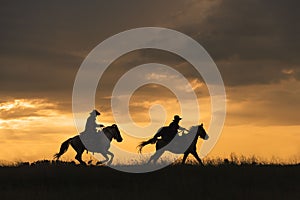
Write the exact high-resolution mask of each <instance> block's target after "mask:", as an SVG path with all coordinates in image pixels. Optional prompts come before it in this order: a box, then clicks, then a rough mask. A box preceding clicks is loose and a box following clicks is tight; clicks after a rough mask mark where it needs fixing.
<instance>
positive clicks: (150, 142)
mask: <svg viewBox="0 0 300 200" xmlns="http://www.w3.org/2000/svg"><path fill="white" fill-rule="evenodd" d="M156 142H157V137H153V138H151V139H150V140H147V141H143V142H141V143H140V144H139V145H138V146H137V148H138V152H139V153H142V149H143V147H144V146H146V145H148V144H155V143H156Z"/></svg>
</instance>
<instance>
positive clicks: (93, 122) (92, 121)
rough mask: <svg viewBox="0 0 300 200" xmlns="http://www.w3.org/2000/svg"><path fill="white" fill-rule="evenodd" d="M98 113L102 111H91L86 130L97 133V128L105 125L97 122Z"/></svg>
mask: <svg viewBox="0 0 300 200" xmlns="http://www.w3.org/2000/svg"><path fill="white" fill-rule="evenodd" d="M98 115H101V113H100V112H98V111H97V110H93V111H92V112H90V116H89V117H88V119H87V121H86V124H85V130H84V132H87V133H97V128H100V127H104V125H103V124H97V123H96V118H97V116H98Z"/></svg>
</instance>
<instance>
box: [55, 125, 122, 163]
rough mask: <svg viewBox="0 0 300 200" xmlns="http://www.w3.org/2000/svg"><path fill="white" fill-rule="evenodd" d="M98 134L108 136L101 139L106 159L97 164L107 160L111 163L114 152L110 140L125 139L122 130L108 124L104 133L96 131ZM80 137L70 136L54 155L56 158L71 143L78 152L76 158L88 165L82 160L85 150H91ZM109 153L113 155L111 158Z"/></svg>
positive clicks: (120, 140)
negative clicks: (111, 149)
mask: <svg viewBox="0 0 300 200" xmlns="http://www.w3.org/2000/svg"><path fill="white" fill-rule="evenodd" d="M83 133H84V132H83ZM92 134H94V133H92ZM96 134H97V135H99V136H100V135H102V134H104V135H105V136H106V138H105V139H102V140H101V141H99V142H100V144H101V145H102V148H101V149H100V152H99V153H101V154H102V155H103V156H104V157H105V160H103V161H99V162H97V164H102V163H104V162H107V161H108V164H111V163H112V160H113V158H114V154H113V153H112V152H110V151H109V150H108V149H109V147H110V142H111V141H112V139H115V140H117V142H122V140H123V138H122V136H121V134H120V131H119V129H118V126H117V125H116V124H113V125H112V126H107V127H105V128H103V129H102V133H96ZM80 137H81V136H79V135H76V136H75V137H72V138H69V139H67V140H66V141H64V142H63V143H62V144H61V146H60V150H59V152H58V153H56V154H54V156H53V157H54V159H57V160H58V159H59V158H60V157H61V156H62V155H63V154H64V153H65V152H66V151H67V150H68V147H69V145H71V146H72V147H73V149H74V150H75V151H76V152H77V154H76V156H75V159H76V160H78V161H79V163H80V164H82V165H86V163H85V162H84V161H83V160H82V154H83V152H84V150H86V151H87V152H88V151H89V150H88V149H87V148H86V147H85V145H84V144H83V142H82V140H81V139H80ZM84 142H85V141H84ZM96 142H97V141H96ZM107 155H110V156H111V159H110V160H109V157H108V156H107Z"/></svg>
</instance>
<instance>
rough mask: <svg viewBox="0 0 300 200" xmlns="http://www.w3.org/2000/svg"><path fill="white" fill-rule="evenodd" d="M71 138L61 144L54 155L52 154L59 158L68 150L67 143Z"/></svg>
mask: <svg viewBox="0 0 300 200" xmlns="http://www.w3.org/2000/svg"><path fill="white" fill-rule="evenodd" d="M72 139H73V138H69V139H67V140H66V141H64V142H63V143H62V144H61V146H60V150H59V152H58V153H56V154H54V156H53V157H54V158H55V159H59V158H60V156H62V155H63V154H64V153H65V152H66V151H67V150H68V148H69V144H70V142H71V140H72Z"/></svg>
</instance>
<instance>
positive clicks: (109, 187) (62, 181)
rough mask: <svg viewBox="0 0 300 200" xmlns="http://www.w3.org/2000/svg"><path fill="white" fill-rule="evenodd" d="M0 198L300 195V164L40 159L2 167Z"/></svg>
mask: <svg viewBox="0 0 300 200" xmlns="http://www.w3.org/2000/svg"><path fill="white" fill-rule="evenodd" d="M0 180H1V181H0V191H1V192H0V193H1V196H0V199H3V200H4V199H91V198H96V199H105V200H108V199H184V200H186V199H300V165H299V164H298V165H260V164H239V165H238V164H234V163H223V164H219V165H206V166H204V167H201V166H197V165H191V164H190V165H171V166H168V167H166V168H164V169H162V170H159V171H155V172H151V173H146V174H129V173H124V172H119V171H116V170H114V169H111V168H109V167H105V166H98V167H97V166H80V165H76V164H74V163H70V162H51V161H39V162H36V163H34V164H31V165H29V164H28V163H20V164H18V165H15V166H2V167H0Z"/></svg>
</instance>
